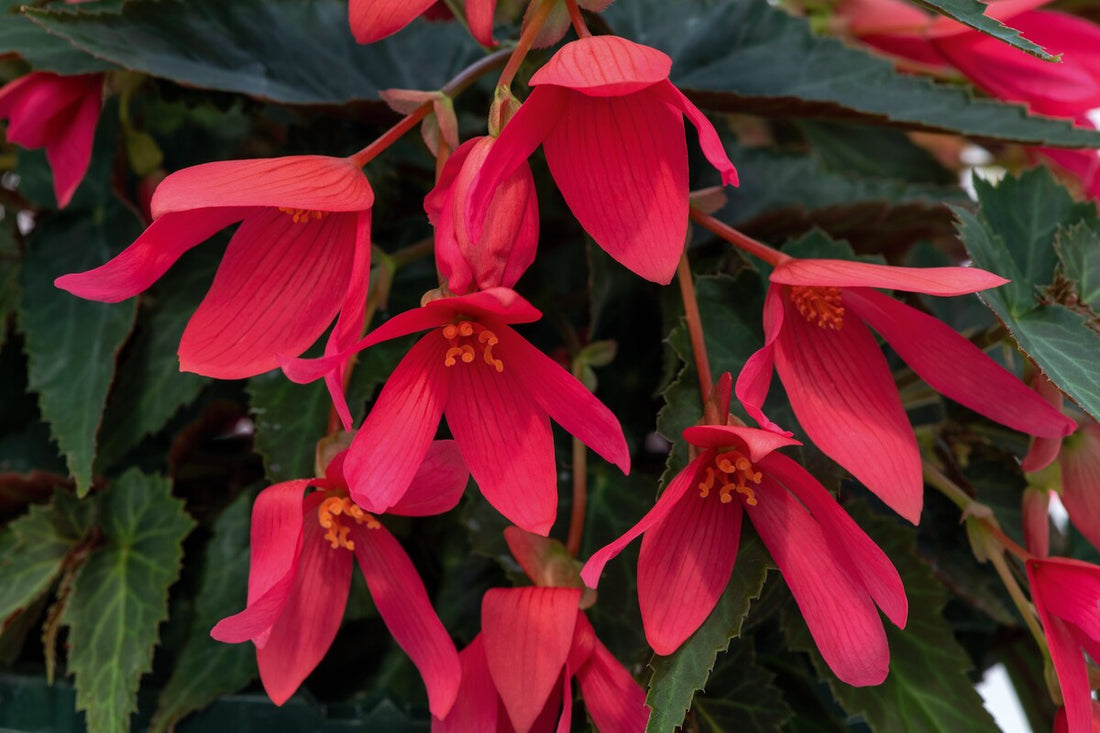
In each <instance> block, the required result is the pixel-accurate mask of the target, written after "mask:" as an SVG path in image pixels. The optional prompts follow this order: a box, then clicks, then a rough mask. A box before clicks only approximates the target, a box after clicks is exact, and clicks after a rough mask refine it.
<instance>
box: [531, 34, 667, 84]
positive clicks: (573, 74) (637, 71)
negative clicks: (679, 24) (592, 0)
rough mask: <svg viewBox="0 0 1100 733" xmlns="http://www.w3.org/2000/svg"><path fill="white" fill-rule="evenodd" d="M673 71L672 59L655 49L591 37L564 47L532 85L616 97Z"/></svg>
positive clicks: (537, 73) (618, 40)
mask: <svg viewBox="0 0 1100 733" xmlns="http://www.w3.org/2000/svg"><path fill="white" fill-rule="evenodd" d="M671 70H672V59H671V58H669V56H668V54H666V53H662V52H661V51H658V50H657V49H655V48H650V47H649V46H643V45H641V44H638V43H634V42H633V41H628V40H626V39H625V38H620V37H619V36H589V37H588V38H581V39H578V40H576V41H572V42H570V43H567V44H565V45H564V46H562V47H561V48H560V49H559V50H558V52H557V53H555V54H554V55H553V56H552V57H551V58H550V60H549V61H547V62H546V64H545V65H543V66H542V68H540V69H539V70H538V71H536V72H535V73H534V75H533V76H532V77H531V82H530V84H531V86H538V85H540V84H547V85H553V86H559V87H566V88H567V89H572V90H575V91H578V92H583V93H584V94H587V95H591V96H594V97H617V96H622V95H626V94H631V93H633V92H636V91H639V90H641V89H645V88H646V87H649V86H652V85H654V84H656V83H658V82H661V81H667V80H668V73H669V72H670V71H671Z"/></svg>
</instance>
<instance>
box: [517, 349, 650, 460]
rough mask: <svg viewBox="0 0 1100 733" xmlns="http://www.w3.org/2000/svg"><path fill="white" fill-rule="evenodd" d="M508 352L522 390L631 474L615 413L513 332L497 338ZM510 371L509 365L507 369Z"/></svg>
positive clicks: (596, 449) (585, 441)
mask: <svg viewBox="0 0 1100 733" xmlns="http://www.w3.org/2000/svg"><path fill="white" fill-rule="evenodd" d="M497 335H498V336H499V337H500V340H501V347H500V348H501V349H504V348H507V350H508V354H509V355H510V356H511V360H512V362H514V366H513V369H514V370H515V374H516V375H517V377H518V379H517V381H518V382H519V384H520V386H521V387H522V389H523V391H524V392H526V393H527V394H528V395H529V396H530V397H531V399H532V400H534V401H535V403H537V404H538V405H539V407H540V408H542V409H543V410H545V411H546V412H547V413H549V414H550V417H552V418H553V419H554V422H556V423H558V424H559V425H561V426H562V427H563V428H565V430H566V431H567V432H568V433H570V434H571V435H575V436H576V437H578V438H580V440H581V442H583V443H584V444H585V445H587V446H588V447H589V448H591V449H592V450H594V451H596V452H597V453H599V454H600V455H601V456H603V457H604V458H605V459H606V460H608V461H610V462H611V463H614V464H615V465H616V466H618V467H619V468H620V469H621V470H622V472H623V473H629V472H630V450H629V449H628V448H627V445H626V438H625V437H623V429H622V427H621V426H620V425H619V421H618V420H617V419H616V418H615V415H614V414H612V412H611V410H609V409H607V407H606V406H604V404H603V403H602V402H600V401H599V399H597V398H596V396H595V395H594V394H592V393H591V392H589V391H588V389H587V388H586V387H585V386H584V385H583V384H581V383H580V381H578V380H577V378H576V377H574V376H573V375H572V374H570V373H569V372H567V371H565V370H564V369H562V367H561V366H560V365H558V364H557V363H556V362H555V361H553V360H552V359H550V358H549V357H548V356H546V355H545V354H543V353H542V352H541V351H539V350H538V349H536V348H535V347H534V346H532V345H531V344H530V342H528V341H527V339H525V338H523V337H522V336H520V335H519V334H518V333H516V332H515V331H512V330H511V329H506V330H502V331H501V332H500V333H498V334H497ZM504 368H505V369H506V370H507V369H508V368H509V366H508V365H507V363H506V364H505V367H504Z"/></svg>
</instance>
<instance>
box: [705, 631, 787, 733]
mask: <svg viewBox="0 0 1100 733" xmlns="http://www.w3.org/2000/svg"><path fill="white" fill-rule="evenodd" d="M774 682H775V675H774V674H772V673H771V672H769V671H768V670H766V669H763V668H762V667H760V666H758V665H757V663H756V652H755V650H754V649H753V644H752V641H751V640H748V639H741V640H740V641H738V642H737V643H736V644H732V645H731V648H730V649H729V650H728V651H727V652H726V653H724V654H722V656H721V657H719V658H718V662H717V663H716V664H715V665H714V671H713V672H711V675H710V679H709V680H708V681H707V687H708V689H710V691H711V693H710V694H709V695H708V694H706V693H703V694H701V695H699V696H698V697H696V698H695V706H694V708H693V714H694V722H695V726H696V727H697V728H698V729H699V730H704V731H713V732H714V733H725V731H732V730H751V731H760V732H763V731H778V730H781V729H783V725H784V723H786V722H787V720H788V719H789V718H790V717H791V709H790V708H789V707H788V706H787V703H786V701H785V700H784V699H783V693H782V692H780V691H779V688H777V687H776V686H775V684H774Z"/></svg>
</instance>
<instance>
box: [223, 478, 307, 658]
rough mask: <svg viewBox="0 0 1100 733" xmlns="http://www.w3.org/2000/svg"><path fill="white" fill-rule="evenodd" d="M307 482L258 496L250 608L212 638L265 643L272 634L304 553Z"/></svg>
mask: <svg viewBox="0 0 1100 733" xmlns="http://www.w3.org/2000/svg"><path fill="white" fill-rule="evenodd" d="M308 485H309V480H308V479H300V480H296V481H287V482H284V483H281V484H275V485H274V486H269V487H267V488H266V489H264V490H263V491H261V492H260V495H259V496H257V497H256V502H255V503H254V504H253V505H252V525H251V528H250V536H251V547H250V550H249V552H250V555H251V557H250V560H249V566H248V606H247V607H246V608H245V610H243V611H241V612H240V613H238V614H236V615H234V616H229V617H228V618H224V619H222V620H221V621H219V622H218V623H217V625H215V626H214V628H213V629H211V631H210V635H211V636H212V637H214V638H215V639H217V640H218V641H224V642H228V643H231V644H236V643H239V642H242V641H248V640H249V639H256V638H257V637H261V636H262V638H261V639H260V640H259V642H258V643H259V645H260V646H263V644H264V641H266V638H267V634H266V632H267V631H268V629H270V628H271V626H272V624H274V623H275V620H276V619H277V618H278V617H279V614H281V613H282V611H283V606H284V605H285V604H286V600H287V596H288V595H289V594H290V589H291V587H292V586H293V584H294V576H295V575H296V574H297V572H298V556H299V554H300V552H301V549H302V531H303V502H302V494H303V492H304V491H305V490H306V487H307V486H308Z"/></svg>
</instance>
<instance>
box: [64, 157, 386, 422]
mask: <svg viewBox="0 0 1100 733" xmlns="http://www.w3.org/2000/svg"><path fill="white" fill-rule="evenodd" d="M373 202H374V193H373V192H372V191H371V188H370V184H369V183H368V182H367V178H366V176H364V175H363V172H362V171H361V170H360V169H359V168H358V167H357V166H356V165H355V163H353V162H352V161H350V160H348V159H345V158H330V157H326V156H319V155H310V156H292V157H285V158H270V159H261V160H232V161H221V162H217V163H206V164H204V165H198V166H194V167H192V168H186V169H184V170H181V171H177V172H175V173H173V174H171V175H169V176H168V177H167V178H165V179H164V180H163V181H162V182H161V184H160V185H159V186H158V187H157V190H156V193H155V194H154V195H153V202H152V213H153V218H154V221H153V223H152V224H151V225H150V226H149V228H148V229H146V230H145V233H143V234H142V235H141V236H140V237H138V239H137V241H135V242H134V243H133V244H132V245H130V246H129V247H128V248H127V249H126V250H124V251H123V252H122V253H121V254H119V255H118V256H117V257H115V258H114V259H112V260H111V261H110V262H108V263H106V264H105V265H102V266H101V267H97V268H95V269H94V270H89V271H87V272H82V273H78V274H72V275H64V276H62V277H59V278H58V279H57V280H56V285H57V286H58V287H59V288H63V289H64V290H68V291H69V292H70V293H73V294H74V295H77V296H79V297H82V298H87V299H89V300H98V301H103V302H108V303H114V302H118V301H120V300H124V299H126V298H129V297H132V296H134V295H137V294H138V293H140V292H142V291H143V290H145V289H146V288H148V287H149V286H150V285H152V284H153V283H154V282H155V281H156V280H157V278H159V277H160V276H161V275H163V274H164V273H165V272H166V271H167V270H168V268H169V267H171V266H172V264H174V263H175V262H176V260H177V259H179V257H180V256H181V255H183V253H184V252H186V251H187V250H189V249H190V248H191V247H194V246H195V245H197V244H199V243H200V242H202V241H204V240H206V239H208V238H209V237H211V236H213V235H214V234H215V233H216V232H218V231H219V230H221V229H224V228H225V227H227V226H229V225H231V224H234V223H236V222H241V224H240V227H238V229H237V231H236V232H235V233H234V235H233V238H232V239H231V240H230V242H229V247H228V248H227V249H226V251H225V256H224V257H223V258H222V262H221V265H220V266H219V267H218V272H217V274H216V275H215V276H214V283H213V285H212V286H211V287H210V290H209V292H207V294H206V297H205V298H204V299H203V301H202V303H201V304H200V305H199V307H198V310H196V311H195V314H194V315H193V316H191V320H190V321H189V322H188V324H187V328H186V330H185V331H184V333H183V338H182V340H181V341H180V347H179V357H180V369H182V370H183V371H190V372H197V373H199V374H205V375H207V376H211V377H217V378H219V379H238V378H242V377H250V376H253V375H255V374H260V373H262V372H265V371H268V370H270V369H274V368H275V367H276V366H278V355H288V356H297V355H298V354H301V353H302V352H303V351H305V350H306V349H307V348H308V347H309V346H310V345H311V344H312V343H313V342H314V341H316V340H317V338H318V337H319V336H320V335H321V333H322V332H324V330H325V329H326V328H327V327H328V326H329V324H331V323H332V320H333V318H334V317H335V316H336V315H337V314H338V313H339V314H340V318H339V321H338V323H337V325H336V328H335V330H334V331H333V335H332V337H331V338H330V342H329V346H330V348H331V349H335V348H343V347H346V346H347V345H348V344H350V343H352V342H354V341H355V339H357V338H359V336H360V334H361V331H362V325H363V313H364V307H365V302H366V289H367V282H368V273H369V271H370V208H371V205H372V204H373ZM346 422H347V423H350V419H348V420H346Z"/></svg>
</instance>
